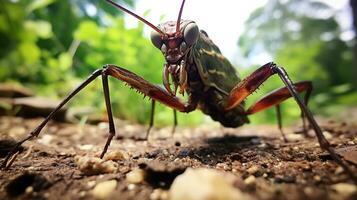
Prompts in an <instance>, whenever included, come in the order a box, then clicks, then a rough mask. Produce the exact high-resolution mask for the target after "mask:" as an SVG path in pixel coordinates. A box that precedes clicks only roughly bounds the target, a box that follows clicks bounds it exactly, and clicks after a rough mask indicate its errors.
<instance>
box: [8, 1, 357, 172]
mask: <svg viewBox="0 0 357 200" xmlns="http://www.w3.org/2000/svg"><path fill="white" fill-rule="evenodd" d="M106 1H107V2H108V3H109V4H111V5H113V6H114V7H116V8H118V9H120V10H122V11H124V12H126V13H128V14H130V15H132V16H133V17H135V18H137V19H138V20H140V21H142V22H143V23H145V24H146V25H148V26H150V27H151V28H152V29H153V31H152V33H151V41H152V43H153V45H154V46H155V47H156V48H157V49H159V50H160V51H161V52H162V54H163V56H164V59H165V61H166V63H165V64H164V67H163V76H162V78H163V86H164V87H160V86H157V85H154V84H151V83H149V82H148V81H146V80H145V79H144V78H142V77H140V76H138V75H136V74H134V73H132V72H130V71H128V70H126V69H124V68H122V67H119V66H116V65H113V64H107V65H104V67H103V68H101V69H98V70H96V71H94V72H93V73H92V74H91V75H90V76H89V77H88V78H87V79H86V80H85V81H84V82H83V83H82V84H80V85H79V86H78V87H77V88H76V89H74V90H73V91H72V92H71V93H70V94H69V95H68V96H67V97H66V98H65V99H64V100H63V101H62V102H61V103H60V104H59V105H58V107H57V108H56V109H55V110H54V111H52V112H51V113H50V114H49V116H48V117H47V118H45V120H44V121H43V122H42V123H41V124H40V125H39V126H38V127H37V128H36V129H34V130H33V131H32V132H31V133H30V135H29V136H28V137H26V138H24V139H23V140H22V141H20V142H18V143H17V145H16V146H15V147H14V148H13V149H12V151H10V152H9V154H8V156H7V157H6V158H5V161H4V163H3V165H2V166H3V167H4V166H6V165H7V162H8V161H9V160H10V161H12V160H13V159H11V158H12V157H13V155H14V156H15V155H16V154H17V153H18V150H17V149H18V147H19V146H20V145H21V144H22V143H24V142H25V141H27V140H29V139H32V138H34V137H37V136H38V135H39V133H40V131H41V130H42V128H43V127H44V126H45V125H46V124H47V122H48V121H49V120H50V119H51V118H52V117H53V115H54V114H55V113H56V112H57V111H58V110H59V109H60V108H61V107H62V106H64V105H65V104H66V103H67V102H68V101H69V100H70V99H71V98H72V97H74V96H75V95H76V94H77V93H78V92H79V91H81V90H82V89H83V88H84V87H86V86H87V85H88V84H89V83H91V82H92V81H93V80H94V79H96V78H97V77H98V76H101V77H102V84H103V91H104V99H105V104H106V108H107V113H108V120H109V135H108V138H107V141H106V143H105V146H104V148H103V151H102V153H101V155H100V157H101V158H103V156H104V155H105V153H106V152H107V150H108V147H109V145H110V143H111V140H112V138H113V137H114V135H115V132H116V131H115V126H114V121H113V116H112V108H111V102H110V96H109V85H108V76H112V77H114V78H116V79H118V80H121V81H123V82H125V83H126V84H128V85H129V86H130V87H132V88H134V89H136V90H137V91H138V92H139V93H141V94H143V95H146V96H148V97H149V98H151V99H152V100H153V107H152V108H154V105H155V102H156V101H158V102H160V103H162V104H164V105H166V106H168V107H170V108H172V109H174V110H177V111H179V112H184V113H189V112H191V111H193V110H195V109H197V108H199V109H200V110H201V111H202V112H203V113H204V114H207V115H209V116H210V117H211V118H212V119H213V120H216V121H218V122H220V123H221V124H222V125H223V126H226V127H239V126H241V125H243V124H245V123H248V122H249V120H248V115H250V114H254V113H256V112H259V111H262V110H265V109H267V108H269V107H271V106H276V107H277V111H278V121H279V127H280V129H281V119H280V118H281V117H280V109H279V104H280V103H281V102H282V101H284V100H286V99H287V98H290V97H294V99H295V100H296V102H297V104H298V105H299V107H300V109H301V111H302V113H303V116H304V117H306V118H307V120H308V122H309V123H310V125H311V127H312V128H313V129H314V131H315V133H316V136H317V138H318V141H319V144H320V146H321V148H322V149H324V150H326V151H328V152H329V153H330V155H331V156H332V158H333V159H334V160H335V161H336V162H337V163H338V164H339V165H341V166H342V167H343V168H344V170H345V171H346V172H347V173H349V174H350V175H351V177H354V175H353V173H352V172H351V170H350V169H349V168H348V166H347V165H346V164H345V163H344V162H343V161H342V159H341V158H340V157H339V156H338V155H337V154H336V152H335V150H334V149H333V148H332V147H331V145H330V144H329V142H328V141H327V140H326V138H325V137H324V135H323V134H322V131H321V129H320V127H319V125H318V124H317V123H316V121H315V119H314V117H313V115H312V113H311V112H310V110H309V109H308V108H307V106H306V103H307V99H308V97H309V94H310V92H311V90H312V84H311V82H309V81H302V82H297V83H293V82H292V81H291V80H290V78H289V76H288V74H287V72H286V71H285V70H284V68H283V67H279V66H278V65H276V64H275V63H272V62H270V63H267V64H265V65H263V66H261V67H260V68H258V69H257V70H256V71H255V72H253V73H252V74H251V75H249V76H248V77H247V78H245V79H241V78H240V77H239V76H237V73H236V70H235V68H234V67H233V66H232V64H231V63H230V62H229V61H228V60H227V59H226V58H225V57H224V56H223V55H222V54H221V52H220V50H219V48H218V47H217V46H216V45H215V44H214V43H213V42H212V40H211V39H210V38H209V37H208V35H207V33H206V32H205V31H203V30H200V29H199V28H198V26H197V24H196V23H195V22H194V21H192V20H182V19H181V16H182V12H183V8H184V4H185V0H183V1H182V4H181V7H180V11H179V14H178V18H177V20H176V21H168V22H165V23H162V24H159V25H158V26H154V25H153V24H151V23H150V22H148V21H147V20H145V19H144V18H142V17H140V16H138V15H137V14H135V13H133V12H131V11H129V10H128V9H126V8H124V7H122V6H121V5H118V4H117V3H115V2H113V1H112V0H106ZM273 75H278V76H279V77H280V79H281V80H282V82H283V83H284V84H285V86H284V87H282V88H279V89H277V90H274V91H272V92H271V93H269V94H268V95H266V96H264V97H263V98H261V99H260V100H259V101H258V102H257V103H255V104H253V105H252V106H251V107H250V108H248V109H245V107H244V99H245V98H246V97H248V96H249V95H250V94H251V93H253V92H254V91H255V90H257V89H258V87H259V86H260V85H261V84H262V83H263V82H265V81H266V80H267V79H268V78H269V77H271V76H273ZM177 92H178V93H180V94H185V93H186V94H187V95H188V100H187V102H183V101H182V100H180V99H179V98H178V97H177V96H176V93H177ZM302 92H306V95H305V101H303V100H302V99H301V97H300V96H299V93H302ZM152 115H153V109H152ZM152 118H153V117H152ZM151 124H152V122H151ZM150 127H151V126H150ZM148 132H149V131H148Z"/></svg>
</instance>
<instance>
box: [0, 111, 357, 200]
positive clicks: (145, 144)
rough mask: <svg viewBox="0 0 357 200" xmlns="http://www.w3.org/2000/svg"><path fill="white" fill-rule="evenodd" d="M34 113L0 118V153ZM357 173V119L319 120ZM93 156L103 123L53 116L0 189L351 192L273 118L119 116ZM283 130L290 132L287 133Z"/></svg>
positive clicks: (17, 194) (1, 194)
mask: <svg viewBox="0 0 357 200" xmlns="http://www.w3.org/2000/svg"><path fill="white" fill-rule="evenodd" d="M40 121H41V119H23V118H15V117H1V118H0V136H1V138H0V139H1V141H0V156H1V158H3V157H4V156H5V155H6V152H7V151H8V149H9V147H10V146H11V145H13V141H12V140H13V139H15V140H18V139H19V138H21V137H23V136H25V135H27V134H28V133H29V131H30V130H32V129H33V128H34V127H36V126H37V125H38V124H39V122H40ZM320 124H321V125H322V127H323V129H324V131H325V132H324V134H325V135H326V136H327V137H328V139H329V140H330V141H331V144H332V145H333V146H334V147H335V148H336V149H337V150H338V152H339V154H340V155H341V156H342V157H343V158H344V159H345V160H347V162H348V163H349V166H351V168H352V169H353V170H354V172H356V173H357V168H356V165H357V162H356V160H357V156H356V154H357V124H354V123H340V122H333V121H325V122H320ZM116 125H117V131H118V135H117V138H116V139H115V140H113V141H112V144H111V146H110V148H109V152H108V154H107V156H106V157H105V159H103V160H101V159H99V158H98V156H99V154H100V152H101V150H102V147H103V145H104V143H105V140H106V136H107V134H106V131H107V123H99V124H97V125H78V124H66V123H58V122H51V123H50V124H49V125H48V126H47V127H46V128H45V129H44V130H43V131H42V133H41V134H40V137H39V138H38V139H36V140H33V141H30V142H27V143H25V144H24V145H23V150H22V152H21V153H20V154H19V155H18V156H17V160H16V161H15V162H14V163H13V165H12V166H11V168H10V169H8V170H6V171H1V172H0V199H11V198H14V199H151V200H159V199H162V200H165V199H172V200H174V199H192V200H193V199H252V200H254V199H266V200H268V199H319V200H320V199H349V200H352V199H357V188H356V185H355V184H354V183H353V182H352V181H351V180H350V179H349V177H348V176H347V175H346V174H345V173H343V170H342V169H341V167H339V166H338V165H336V163H335V162H334V161H332V159H331V157H330V156H329V154H327V153H326V152H323V151H322V150H321V149H320V147H319V145H318V143H317V140H316V139H315V138H314V137H312V138H305V137H303V136H302V135H297V134H293V133H292V131H291V130H289V129H286V130H285V131H286V133H288V139H289V142H288V143H284V142H283V141H282V140H281V138H279V137H280V135H279V131H278V130H277V128H276V127H275V126H270V125H269V126H268V125H267V126H245V127H242V128H238V129H222V128H221V127H219V126H212V125H211V126H208V125H207V126H206V125H204V126H200V127H197V128H178V129H177V130H176V134H175V135H174V137H171V136H170V134H171V133H170V131H171V128H170V127H168V128H154V129H153V131H152V135H151V137H150V139H149V141H143V140H140V138H143V137H144V136H145V132H146V127H145V126H140V125H133V124H128V123H127V122H124V121H119V120H118V121H117V122H116ZM289 133H290V134H289Z"/></svg>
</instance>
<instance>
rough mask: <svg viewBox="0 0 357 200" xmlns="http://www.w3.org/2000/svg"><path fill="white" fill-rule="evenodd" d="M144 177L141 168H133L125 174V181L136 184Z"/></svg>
mask: <svg viewBox="0 0 357 200" xmlns="http://www.w3.org/2000/svg"><path fill="white" fill-rule="evenodd" d="M144 179H145V171H144V170H142V169H134V170H132V171H131V172H129V173H127V174H126V181H128V183H133V184H138V183H141V182H143V181H144Z"/></svg>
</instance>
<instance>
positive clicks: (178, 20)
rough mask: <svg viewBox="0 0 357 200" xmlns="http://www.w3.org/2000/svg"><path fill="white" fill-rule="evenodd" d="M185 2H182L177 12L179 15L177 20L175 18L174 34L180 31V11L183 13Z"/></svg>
mask: <svg viewBox="0 0 357 200" xmlns="http://www.w3.org/2000/svg"><path fill="white" fill-rule="evenodd" d="M185 1H186V0H183V1H182V4H181V8H180V12H179V15H178V18H177V24H176V33H177V32H179V31H180V24H181V15H182V11H183V6H184V5H185Z"/></svg>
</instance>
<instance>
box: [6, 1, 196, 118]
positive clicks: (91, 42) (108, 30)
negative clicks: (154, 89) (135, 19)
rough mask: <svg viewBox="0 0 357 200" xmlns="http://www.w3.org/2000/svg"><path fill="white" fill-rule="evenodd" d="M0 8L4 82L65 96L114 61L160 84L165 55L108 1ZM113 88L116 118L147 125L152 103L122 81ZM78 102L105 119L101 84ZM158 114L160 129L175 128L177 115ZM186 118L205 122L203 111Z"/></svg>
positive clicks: (18, 3)
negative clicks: (91, 13)
mask: <svg viewBox="0 0 357 200" xmlns="http://www.w3.org/2000/svg"><path fill="white" fill-rule="evenodd" d="M98 2H100V3H98ZM127 3H129V5H132V4H133V2H132V1H127ZM88 6H92V8H93V7H95V8H97V14H96V15H95V17H90V16H88V13H86V12H87V11H86V10H87V8H88ZM0 7H1V8H0V9H1V14H0V22H1V23H0V44H2V48H1V50H0V51H1V52H0V81H1V82H4V81H7V82H19V83H21V84H23V85H26V86H28V87H30V88H33V89H34V90H35V91H36V92H37V93H38V94H39V95H43V96H51V97H55V98H58V99H61V98H63V97H64V96H65V95H66V94H68V92H70V91H71V90H72V89H73V88H74V87H75V86H76V85H78V84H79V83H80V82H81V81H83V80H84V79H85V78H86V77H87V76H88V75H89V74H91V73H92V72H93V71H94V70H96V69H98V68H101V67H102V66H103V65H104V64H106V63H113V64H116V65H119V66H122V67H125V68H126V69H128V70H130V71H133V72H134V73H137V74H139V75H140V76H143V77H145V78H146V79H148V80H149V81H151V82H153V83H155V84H161V76H162V67H163V58H162V55H161V52H160V51H158V50H157V49H155V48H154V46H153V45H152V44H151V42H150V40H149V39H147V38H145V37H144V36H143V25H142V24H139V25H138V27H137V28H131V29H128V28H126V27H125V25H124V19H123V17H122V16H121V15H119V14H118V13H122V12H120V11H118V10H116V9H113V8H112V7H111V6H109V5H108V4H106V3H105V2H104V1H92V0H88V1H60V0H57V1H56V0H35V1H30V0H27V1H26V0H24V1H11V0H6V1H1V2H0ZM101 9H102V10H101ZM114 11H115V12H114ZM98 16H100V17H98ZM110 88H111V99H112V104H113V110H114V114H115V115H116V116H117V117H120V118H123V119H128V120H131V121H136V122H140V123H145V122H148V120H149V116H150V109H151V102H150V101H148V99H145V100H143V97H142V96H141V95H139V94H137V93H135V92H134V91H133V90H130V89H129V88H128V87H127V86H125V85H124V84H123V83H122V82H120V81H118V80H110ZM73 104H75V105H80V106H93V107H96V108H98V110H99V111H100V112H102V113H103V114H104V113H105V106H104V98H103V92H102V85H101V81H100V80H97V81H95V83H93V84H90V85H89V86H88V87H87V88H86V89H85V90H84V91H83V92H81V93H80V94H79V95H78V96H77V97H75V98H74V100H73ZM155 114H156V115H155V123H156V124H171V123H173V116H172V110H170V109H168V108H165V107H163V106H160V105H158V106H156V112H155ZM186 115H187V114H179V116H178V117H179V121H180V124H197V123H199V122H200V121H201V119H202V118H201V114H199V113H197V114H193V115H192V114H190V115H189V116H186Z"/></svg>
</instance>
